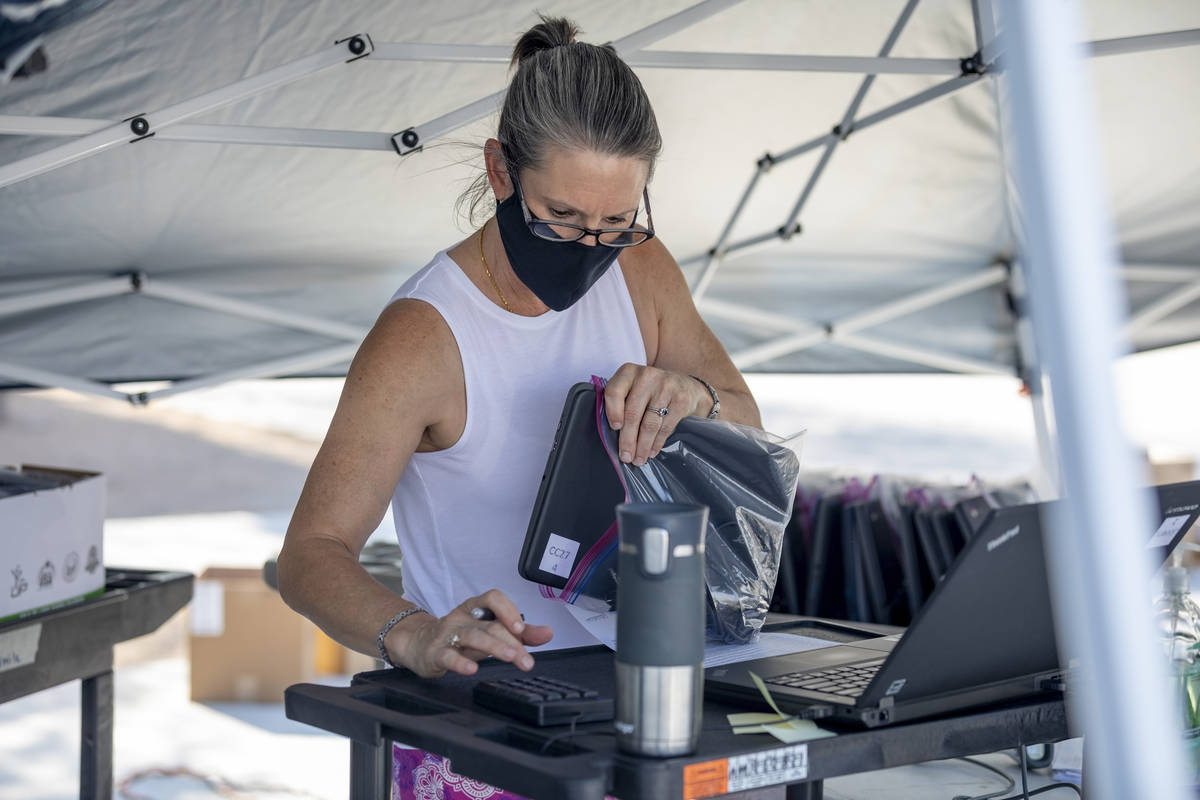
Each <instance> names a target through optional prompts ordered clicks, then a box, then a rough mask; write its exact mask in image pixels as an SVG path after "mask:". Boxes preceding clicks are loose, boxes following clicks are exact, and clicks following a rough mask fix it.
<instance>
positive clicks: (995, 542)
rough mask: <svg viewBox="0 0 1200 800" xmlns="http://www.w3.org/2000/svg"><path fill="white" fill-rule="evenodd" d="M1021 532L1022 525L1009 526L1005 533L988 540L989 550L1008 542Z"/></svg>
mask: <svg viewBox="0 0 1200 800" xmlns="http://www.w3.org/2000/svg"><path fill="white" fill-rule="evenodd" d="M1020 532H1021V526H1020V525H1014V526H1013V527H1011V528H1009V529H1008V530H1006V531H1005V532H1004V533H1002V534H1000V535H999V536H997V537H996V538H995V539H992V540H991V541H990V542H988V545H987V549H988V552H989V553H990V552H992V551H993V550H995V549H996V548H997V547H999V546H1000V545H1002V544H1004V543H1005V542H1007V541H1008V540H1009V539H1011V538H1013V537H1014V536H1016V535H1017V534H1018V533H1020Z"/></svg>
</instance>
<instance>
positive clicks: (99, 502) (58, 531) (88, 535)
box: [0, 465, 104, 622]
mask: <svg viewBox="0 0 1200 800" xmlns="http://www.w3.org/2000/svg"><path fill="white" fill-rule="evenodd" d="M6 476H7V477H8V478H9V479H13V478H14V476H16V478H18V479H19V478H21V477H25V478H46V479H49V480H52V481H54V482H57V483H61V484H62V485H59V486H55V487H54V488H43V489H38V490H37V491H30V492H25V493H23V494H13V495H8V496H0V622H8V621H10V620H14V619H19V618H21V617H26V616H29V615H31V614H34V613H37V612H41V611H46V610H48V609H51V608H56V607H58V606H63V605H66V604H68V603H72V602H76V601H78V600H82V599H84V598H87V597H92V596H94V595H98V594H100V593H101V592H103V591H104V476H103V475H101V474H99V473H96V472H79V471H75V470H66V469H57V468H53V467H33V466H28V465H23V466H22V467H21V470H20V471H14V470H11V469H5V468H0V486H4V485H5V480H4V479H5V477H6Z"/></svg>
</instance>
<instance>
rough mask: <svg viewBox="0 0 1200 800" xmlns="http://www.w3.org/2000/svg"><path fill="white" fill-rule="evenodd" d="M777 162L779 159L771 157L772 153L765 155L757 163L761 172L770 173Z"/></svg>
mask: <svg viewBox="0 0 1200 800" xmlns="http://www.w3.org/2000/svg"><path fill="white" fill-rule="evenodd" d="M776 161H777V159H776V158H775V156H773V155H771V154H770V153H763V155H762V158H760V159H759V160H758V161H756V162H755V163H756V164H757V165H758V171H759V172H770V171H771V167H773V166H775V162H776Z"/></svg>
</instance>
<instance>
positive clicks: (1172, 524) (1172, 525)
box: [1146, 514, 1188, 547]
mask: <svg viewBox="0 0 1200 800" xmlns="http://www.w3.org/2000/svg"><path fill="white" fill-rule="evenodd" d="M1187 518H1188V515H1187V514H1180V515H1179V516H1176V517H1167V518H1166V519H1164V520H1163V521H1162V525H1159V526H1158V530H1157V531H1155V532H1154V535H1153V536H1151V537H1150V542H1149V543H1148V544H1147V545H1146V547H1162V546H1163V545H1165V544H1170V543H1171V540H1172V539H1174V538H1175V534H1177V533H1179V529H1180V528H1182V527H1183V523H1185V522H1187Z"/></svg>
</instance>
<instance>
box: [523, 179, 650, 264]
mask: <svg viewBox="0 0 1200 800" xmlns="http://www.w3.org/2000/svg"><path fill="white" fill-rule="evenodd" d="M508 174H510V175H512V176H513V186H514V187H516V190H517V198H518V199H519V200H520V201H521V213H522V214H524V215H525V224H526V225H528V226H529V232H530V233H532V234H533V235H534V236H536V237H538V238H539V239H546V240H547V241H551V242H578V241H579V240H580V239H582V238H583V237H585V236H595V237H596V241H597V242H599V243H600V244H602V245H604V246H605V247H633V246H634V245H639V244H642V243H643V242H645V241H647V240H649V239H651V238H653V236H654V217H653V216H651V214H650V195H649V194H648V193H647V192H646V189H645V188H643V189H642V202H643V203H645V204H646V221H647V223H648V224H647V226H646V227H645V228H585V227H583V226H582V225H573V224H572V223H570V222H551V221H550V220H548V219H539V218H537V217H535V216H533V214H531V213H529V206H527V205H525V193H524V192H522V191H521V182H520V181H519V180H517V179H516V170H511V169H510V170H509V173H508ZM633 221H634V222H635V223H636V222H637V211H636V210H635V211H634V212H633Z"/></svg>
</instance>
